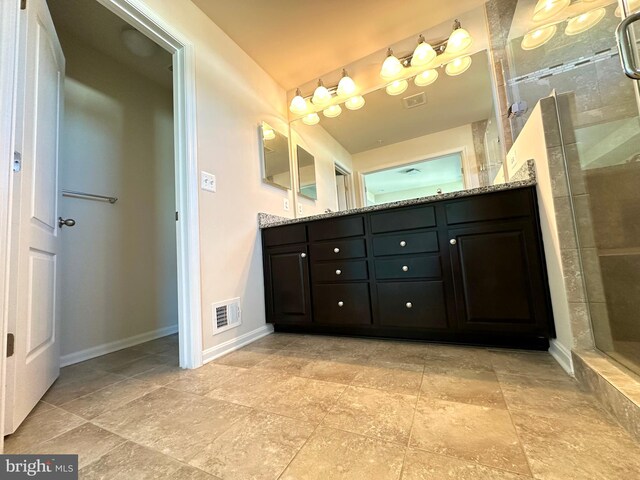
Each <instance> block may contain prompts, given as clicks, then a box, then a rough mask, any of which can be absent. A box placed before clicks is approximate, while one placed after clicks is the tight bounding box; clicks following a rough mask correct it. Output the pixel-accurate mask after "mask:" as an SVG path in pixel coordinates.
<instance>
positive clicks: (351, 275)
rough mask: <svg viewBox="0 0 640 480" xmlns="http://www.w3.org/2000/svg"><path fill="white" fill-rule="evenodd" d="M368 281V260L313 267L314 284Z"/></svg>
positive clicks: (316, 264) (313, 265)
mask: <svg viewBox="0 0 640 480" xmlns="http://www.w3.org/2000/svg"><path fill="white" fill-rule="evenodd" d="M368 279H369V269H368V268H367V261H366V260H356V261H350V262H327V263H314V264H312V265H311V280H312V281H313V282H343V281H350V280H368Z"/></svg>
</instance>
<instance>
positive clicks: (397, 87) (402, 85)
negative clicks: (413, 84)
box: [386, 80, 409, 95]
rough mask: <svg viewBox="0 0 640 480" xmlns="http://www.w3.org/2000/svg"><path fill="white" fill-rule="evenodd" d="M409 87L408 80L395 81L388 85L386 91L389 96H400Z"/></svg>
mask: <svg viewBox="0 0 640 480" xmlns="http://www.w3.org/2000/svg"><path fill="white" fill-rule="evenodd" d="M408 87H409V82H407V81H406V80H395V81H393V82H391V83H390V84H389V85H387V88H386V91H387V93H388V94H389V95H400V94H401V93H402V92H404V91H405V90H406V89H407V88H408Z"/></svg>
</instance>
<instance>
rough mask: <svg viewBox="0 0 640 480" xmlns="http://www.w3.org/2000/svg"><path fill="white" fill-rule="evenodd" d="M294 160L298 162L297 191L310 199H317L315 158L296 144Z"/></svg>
mask: <svg viewBox="0 0 640 480" xmlns="http://www.w3.org/2000/svg"><path fill="white" fill-rule="evenodd" d="M296 160H297V164H298V193H299V194H300V195H302V196H303V197H306V198H309V199H311V200H317V199H318V189H317V187H316V162H315V158H314V157H313V155H311V154H310V153H309V152H307V151H306V150H305V149H304V148H302V147H301V146H300V145H297V146H296Z"/></svg>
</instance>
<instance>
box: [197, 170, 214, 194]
mask: <svg viewBox="0 0 640 480" xmlns="http://www.w3.org/2000/svg"><path fill="white" fill-rule="evenodd" d="M200 188H201V189H202V190H205V191H207V192H214V193H215V191H216V176H215V175H214V174H213V173H208V172H200Z"/></svg>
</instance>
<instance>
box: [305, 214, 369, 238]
mask: <svg viewBox="0 0 640 480" xmlns="http://www.w3.org/2000/svg"><path fill="white" fill-rule="evenodd" d="M358 235H364V217H342V218H335V219H326V220H319V221H317V222H311V223H310V224H309V238H310V239H311V240H312V241H317V240H330V239H332V238H347V237H357V236H358Z"/></svg>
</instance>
